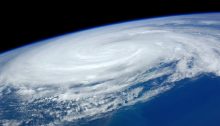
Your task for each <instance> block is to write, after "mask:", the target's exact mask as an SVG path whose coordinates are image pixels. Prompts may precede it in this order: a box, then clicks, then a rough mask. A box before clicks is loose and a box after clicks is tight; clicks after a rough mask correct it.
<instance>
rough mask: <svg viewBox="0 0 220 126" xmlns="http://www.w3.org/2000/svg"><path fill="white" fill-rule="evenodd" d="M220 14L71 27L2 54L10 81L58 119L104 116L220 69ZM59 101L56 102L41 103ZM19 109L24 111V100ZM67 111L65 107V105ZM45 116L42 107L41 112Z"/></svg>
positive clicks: (0, 84) (3, 82)
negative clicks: (71, 30)
mask: <svg viewBox="0 0 220 126" xmlns="http://www.w3.org/2000/svg"><path fill="white" fill-rule="evenodd" d="M219 28H220V14H219V13H213V14H197V15H183V16H171V17H165V18H155V19H148V20H139V21H133V22H127V23H120V24H116V25H110V26H104V27H100V28H96V29H91V30H87V31H82V32H78V33H73V34H67V35H63V36H60V37H56V38H52V39H48V40H45V41H42V42H38V43H34V44H32V45H28V46H25V47H21V48H18V49H15V50H12V51H9V52H6V53H3V54H1V55H0V98H2V97H4V95H5V93H4V90H5V89H6V88H13V89H14V90H12V89H11V90H9V92H14V93H15V95H17V96H18V97H19V98H20V99H21V102H24V104H25V106H26V107H27V106H33V105H36V106H39V107H38V108H36V107H35V108H32V109H30V108H31V107H30V108H29V111H31V112H32V113H35V110H34V109H37V110H38V111H43V112H44V113H45V114H49V115H50V116H53V117H56V118H57V119H59V121H60V120H61V121H75V120H78V119H82V118H90V117H95V116H97V117H98V116H102V115H104V114H105V113H107V112H110V111H113V110H117V109H119V108H122V107H124V106H128V105H133V104H135V103H137V102H146V101H148V100H149V99H150V98H152V97H154V96H157V95H158V94H161V93H163V92H164V91H167V90H169V89H170V88H172V87H173V86H175V82H177V81H180V80H182V79H186V78H194V77H197V76H199V75H201V74H205V73H212V74H214V75H216V76H220V31H219ZM50 102H53V103H54V102H55V103H56V105H54V107H59V108H62V110H59V109H53V107H50V108H47V111H45V109H44V108H43V107H42V106H43V105H45V104H48V103H50ZM19 107H20V110H22V111H25V110H26V109H25V108H24V105H20V106H19ZM63 112H65V113H63ZM38 116H39V115H38Z"/></svg>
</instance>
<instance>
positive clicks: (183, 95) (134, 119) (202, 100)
mask: <svg viewBox="0 0 220 126" xmlns="http://www.w3.org/2000/svg"><path fill="white" fill-rule="evenodd" d="M176 85H177V86H175V87H174V88H173V89H171V90H169V91H167V92H166V93H163V94H161V95H159V96H158V97H156V98H154V99H152V100H150V101H148V102H146V103H139V104H136V105H134V106H130V107H129V108H126V109H125V108H123V109H121V110H118V111H117V112H114V113H112V114H110V115H109V116H107V117H105V118H102V119H97V120H93V121H91V122H88V123H86V124H81V125H84V126H97V125H100V126H122V125H123V126H219V124H220V78H219V77H215V76H214V75H203V76H200V77H198V78H197V79H193V80H192V79H185V80H183V81H180V82H177V83H176Z"/></svg>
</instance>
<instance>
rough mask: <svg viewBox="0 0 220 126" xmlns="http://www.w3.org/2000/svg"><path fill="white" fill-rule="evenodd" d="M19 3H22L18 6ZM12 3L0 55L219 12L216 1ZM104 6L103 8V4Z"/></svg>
mask: <svg viewBox="0 0 220 126" xmlns="http://www.w3.org/2000/svg"><path fill="white" fill-rule="evenodd" d="M19 4H21V3H19ZM19 4H17V3H14V4H13V5H11V3H10V4H9V5H8V6H7V5H6V6H5V8H4V9H2V11H1V13H2V14H1V21H3V23H1V24H0V26H1V29H0V30H1V32H2V33H3V34H1V38H2V39H1V42H0V44H1V46H0V52H4V51H7V50H10V49H13V48H16V47H20V46H23V45H26V44H29V43H32V42H35V41H39V40H43V39H46V38H50V37H54V36H58V35H62V34H65V33H69V32H74V31H79V30H82V29H87V28H91V27H96V26H100V25H106V24H112V23H117V22H123V21H128V20H135V19H140V18H150V17H158V16H165V15H178V14H186V13H202V12H220V1H219V0H148V1H146V2H145V3H144V2H143V3H138V2H136V3H135V2H134V3H133V2H128V3H118V2H115V3H114V2H113V1H111V2H108V1H103V2H102V3H99V4H95V3H93V2H91V3H88V2H87V1H82V3H80V4H79V3H77V2H76V3H74V2H73V3H56V4H57V5H56V6H55V5H54V4H52V3H51V4H44V3H40V4H39V3H33V2H32V3H31V4H27V3H25V4H24V5H19ZM102 4H103V5H102Z"/></svg>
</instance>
